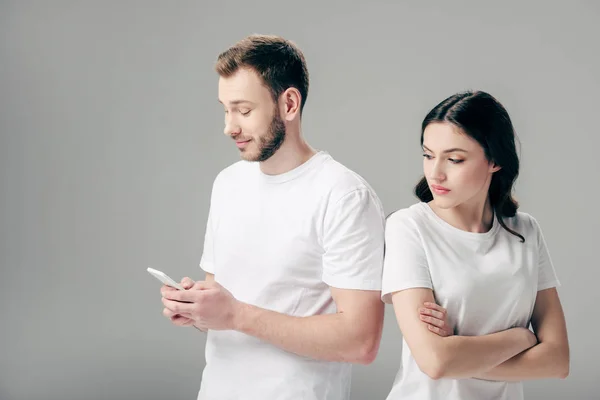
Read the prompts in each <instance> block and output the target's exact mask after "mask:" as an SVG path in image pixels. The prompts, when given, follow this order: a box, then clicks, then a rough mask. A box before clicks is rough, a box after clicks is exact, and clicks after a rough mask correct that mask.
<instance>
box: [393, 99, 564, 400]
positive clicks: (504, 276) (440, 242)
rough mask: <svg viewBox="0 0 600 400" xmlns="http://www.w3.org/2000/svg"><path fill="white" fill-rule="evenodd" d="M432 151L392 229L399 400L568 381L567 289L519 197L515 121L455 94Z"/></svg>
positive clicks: (500, 395) (500, 394)
mask: <svg viewBox="0 0 600 400" xmlns="http://www.w3.org/2000/svg"><path fill="white" fill-rule="evenodd" d="M421 145H422V148H423V152H424V154H423V156H424V160H423V170H424V175H425V176H424V178H423V179H422V180H421V181H420V182H419V184H418V185H417V187H416V188H415V193H416V195H417V197H418V198H419V200H420V202H419V203H417V204H414V205H412V206H411V207H409V208H405V209H402V210H399V211H397V212H395V213H393V214H392V215H391V216H390V217H389V218H388V221H387V227H386V256H385V263H384V272H383V284H382V286H383V290H382V299H383V301H385V302H386V303H393V305H394V310H395V313H396V317H397V320H398V324H399V326H400V329H401V331H402V334H403V347H402V361H401V367H400V370H399V372H398V374H397V376H396V379H395V381H394V385H393V388H392V390H391V392H390V394H389V397H388V399H402V400H405V399H419V400H426V399H444V400H459V399H460V400H469V399H473V400H482V399H507V400H508V399H510V400H514V399H522V398H523V388H522V383H521V381H523V380H528V379H539V378H551V377H556V378H565V377H566V376H567V375H568V371H569V345H568V340H567V331H566V326H565V318H564V314H563V311H562V307H561V304H560V300H559V297H558V294H557V291H556V287H558V286H559V281H558V279H557V277H556V274H555V271H554V267H553V265H552V261H551V259H550V256H549V253H548V250H547V248H546V243H545V241H544V237H543V235H542V232H541V230H540V227H539V225H538V223H537V221H536V220H535V219H534V218H533V217H532V216H531V215H529V214H526V213H523V212H517V207H518V205H517V202H516V201H515V200H514V199H513V198H512V195H511V192H512V188H513V184H514V181H515V179H516V177H517V175H518V172H519V159H518V157H517V152H516V148H515V134H514V130H513V126H512V123H511V120H510V118H509V116H508V113H507V112H506V110H505V109H504V107H503V106H502V105H501V104H500V103H499V102H498V101H497V100H496V99H494V98H493V97H492V96H491V95H489V94H488V93H484V92H466V93H459V94H456V95H453V96H451V97H449V98H447V99H446V100H444V101H443V102H441V103H440V104H438V105H437V106H436V107H435V108H434V109H433V110H431V111H430V112H429V114H428V115H427V116H426V117H425V120H424V121H423V124H422V133H421ZM438 304H439V306H438ZM529 323H531V325H532V327H533V330H534V332H535V334H534V333H532V332H531V331H530V330H528V329H527V328H528V326H529Z"/></svg>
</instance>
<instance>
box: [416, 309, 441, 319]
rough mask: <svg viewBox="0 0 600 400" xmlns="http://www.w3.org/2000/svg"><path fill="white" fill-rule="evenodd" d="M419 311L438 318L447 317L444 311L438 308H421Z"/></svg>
mask: <svg viewBox="0 0 600 400" xmlns="http://www.w3.org/2000/svg"><path fill="white" fill-rule="evenodd" d="M419 312H420V313H421V315H431V316H432V317H434V318H437V319H445V317H446V315H445V314H444V313H442V312H440V311H437V310H431V309H429V308H420V309H419Z"/></svg>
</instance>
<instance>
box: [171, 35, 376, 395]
mask: <svg viewBox="0 0 600 400" xmlns="http://www.w3.org/2000/svg"><path fill="white" fill-rule="evenodd" d="M216 70H217V72H218V74H219V76H220V78H219V102H220V103H222V104H223V106H224V109H225V135H227V136H229V137H231V138H232V139H233V140H234V141H235V144H236V146H237V148H238V149H239V152H240V154H241V157H242V159H243V160H241V161H239V162H237V163H235V164H233V165H231V166H229V167H228V168H225V169H224V170H223V171H221V173H220V174H219V175H218V176H217V178H216V179H215V181H214V184H213V188H212V195H211V203H210V204H211V205H210V210H209V217H208V224H207V229H206V235H205V239H204V240H205V242H204V252H203V254H202V257H201V261H200V267H201V268H202V269H203V270H204V271H205V272H206V279H205V280H204V281H198V282H195V283H194V282H193V281H192V280H191V279H189V278H185V279H184V280H183V281H182V284H183V285H184V287H185V288H186V289H188V290H185V291H177V290H174V289H170V288H168V287H166V286H163V288H162V294H163V303H164V305H165V309H164V315H165V316H167V317H169V318H170V319H171V321H172V322H173V323H174V324H176V325H180V326H191V325H194V326H195V327H196V328H198V329H200V330H206V331H208V336H207V342H206V367H205V369H204V372H203V375H202V384H201V387H200V392H199V395H198V399H257V400H278V399H282V400H283V399H286V400H287V399H290V400H292V399H293V400H299V399H305V400H306V399H319V400H324V399H327V400H341V399H348V398H349V392H350V377H351V365H352V363H361V364H368V363H371V362H372V361H373V360H374V358H375V356H376V354H377V351H378V348H379V342H380V338H381V331H382V327H383V310H384V309H383V307H384V305H383V303H382V302H381V300H380V289H381V273H382V264H383V248H384V224H385V222H384V221H385V216H384V212H383V209H382V206H381V203H380V201H379V199H378V198H377V196H376V194H375V193H374V192H373V190H372V189H371V187H370V186H369V185H368V184H367V183H366V182H365V181H364V180H363V179H362V178H361V177H360V176H359V175H357V174H355V173H354V172H352V171H351V170H349V169H348V168H346V167H344V166H343V165H341V164H340V163H338V162H336V161H335V160H334V159H333V158H332V157H331V156H330V155H329V154H328V153H327V152H325V151H317V150H315V149H313V148H312V147H311V146H310V145H309V144H308V143H307V142H306V141H305V140H304V139H303V137H302V134H301V114H302V110H303V108H304V105H305V102H306V97H307V93H308V86H309V84H308V82H309V79H308V72H307V68H306V63H305V59H304V56H303V54H302V52H301V51H300V50H299V49H298V48H297V47H296V46H295V45H294V44H293V43H291V42H290V41H287V40H285V39H283V38H280V37H276V36H264V35H252V36H249V37H247V38H245V39H243V40H242V41H240V42H238V43H237V44H236V45H234V46H233V47H231V48H229V49H228V50H227V51H225V52H223V53H222V54H221V55H220V56H219V57H218V60H217V64H216Z"/></svg>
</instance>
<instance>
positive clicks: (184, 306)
mask: <svg viewBox="0 0 600 400" xmlns="http://www.w3.org/2000/svg"><path fill="white" fill-rule="evenodd" d="M162 302H163V304H164V306H165V307H166V308H168V309H169V310H171V311H172V312H173V313H175V314H192V313H193V311H194V304H191V303H182V302H180V301H173V300H169V299H166V298H164V297H163V299H162Z"/></svg>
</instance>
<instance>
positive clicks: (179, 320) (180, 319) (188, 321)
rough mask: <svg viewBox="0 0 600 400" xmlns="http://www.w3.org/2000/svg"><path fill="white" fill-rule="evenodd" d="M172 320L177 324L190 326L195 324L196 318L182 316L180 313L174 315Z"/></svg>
mask: <svg viewBox="0 0 600 400" xmlns="http://www.w3.org/2000/svg"><path fill="white" fill-rule="evenodd" d="M171 322H172V323H173V324H175V325H177V326H190V325H193V324H194V320H192V319H190V318H185V317H182V316H180V315H177V316H175V317H172V318H171Z"/></svg>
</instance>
